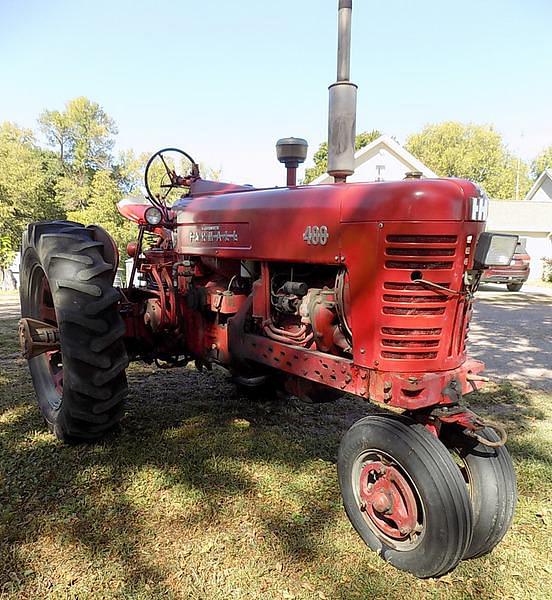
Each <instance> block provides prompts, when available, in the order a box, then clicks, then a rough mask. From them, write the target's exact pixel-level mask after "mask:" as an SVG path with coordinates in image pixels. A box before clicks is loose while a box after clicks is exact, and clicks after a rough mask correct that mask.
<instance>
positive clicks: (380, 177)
mask: <svg viewBox="0 0 552 600" xmlns="http://www.w3.org/2000/svg"><path fill="white" fill-rule="evenodd" d="M384 171H385V165H376V172H377V176H376V181H385V179H384V177H383V172H384Z"/></svg>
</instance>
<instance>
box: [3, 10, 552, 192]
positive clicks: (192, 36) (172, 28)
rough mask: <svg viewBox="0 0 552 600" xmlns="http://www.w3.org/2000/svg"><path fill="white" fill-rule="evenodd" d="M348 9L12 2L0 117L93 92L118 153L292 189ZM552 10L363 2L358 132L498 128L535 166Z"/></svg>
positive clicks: (319, 119)
mask: <svg viewBox="0 0 552 600" xmlns="http://www.w3.org/2000/svg"><path fill="white" fill-rule="evenodd" d="M336 15H337V0H318V1H315V0H295V1H293V0H272V1H253V0H241V1H235V0H234V1H215V0H199V1H188V0H180V1H171V0H164V1H158V2H154V1H153V0H150V1H143V0H134V1H129V0H111V1H106V0H90V1H84V0H73V1H71V2H69V1H67V0H66V1H62V0H48V1H45V0H25V1H24V0H19V1H16V0H0V121H3V120H11V121H15V122H17V123H18V124H20V125H23V126H28V127H34V126H35V122H36V117H37V115H38V114H39V113H40V111H41V110H43V109H44V108H50V109H54V108H58V109H59V108H62V107H63V105H64V103H65V102H66V101H67V100H69V99H70V98H73V97H76V96H80V95H84V96H88V97H89V98H91V99H93V100H95V101H97V102H99V103H100V104H101V105H102V106H103V107H104V109H105V110H106V111H107V112H108V113H109V114H110V115H111V116H112V117H113V118H114V119H115V120H116V122H117V124H118V127H119V135H118V138H117V147H118V148H120V149H126V148H134V149H135V150H137V151H149V150H152V151H153V150H156V149H158V148H161V147H163V146H172V145H176V146H180V147H182V148H183V149H184V150H186V151H188V152H189V153H190V154H191V155H192V156H193V157H194V158H195V159H196V160H199V161H201V162H204V163H206V164H208V165H210V166H212V167H214V168H220V167H222V170H223V176H224V178H225V179H228V180H233V181H237V182H248V183H253V184H255V185H273V184H281V183H282V182H283V180H284V173H283V167H281V165H279V163H277V162H276V158H275V150H274V144H275V142H276V140H277V139H278V138H279V137H284V136H289V135H295V136H301V137H305V138H306V139H307V140H308V141H309V144H310V149H309V157H308V162H307V164H309V162H310V161H311V158H312V154H313V152H314V151H315V150H316V148H317V147H318V144H319V143H320V142H321V141H323V140H324V139H325V137H326V127H327V87H328V85H329V84H331V83H332V82H333V81H334V80H335V63H336V59H335V55H336V18H337V16H336ZM551 24H552V0H517V1H515V0H477V1H476V0H457V1H452V0H441V1H433V0H418V1H414V0H413V1H407V0H386V1H380V0H355V2H354V3H353V50H352V80H353V81H354V82H355V83H357V84H358V86H359V96H358V99H359V105H358V118H357V131H359V132H360V131H363V130H370V129H373V128H378V129H380V130H381V131H383V132H384V133H387V134H389V135H394V136H396V137H397V138H398V140H399V141H401V142H403V141H404V140H405V138H406V137H407V136H408V134H409V133H412V132H415V131H417V130H419V129H420V128H421V127H422V126H423V125H424V124H426V123H429V122H438V121H442V120H446V119H454V120H461V121H466V122H467V121H471V122H476V123H492V124H494V125H495V126H496V128H497V129H498V130H499V131H500V132H501V133H502V134H503V135H504V138H505V140H506V141H507V143H508V144H509V146H510V148H511V149H512V150H513V151H515V152H519V153H520V154H521V156H522V157H523V158H524V159H526V160H529V159H531V158H532V157H534V155H536V154H537V153H538V152H539V151H540V150H541V149H542V148H543V147H544V146H547V145H550V144H552V110H551V106H552V76H551V74H552V38H551V36H550V27H551Z"/></svg>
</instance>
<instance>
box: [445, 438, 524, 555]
mask: <svg viewBox="0 0 552 600" xmlns="http://www.w3.org/2000/svg"><path fill="white" fill-rule="evenodd" d="M478 433H479V435H480V436H482V437H484V438H485V439H487V440H489V441H491V442H497V441H498V440H499V438H498V435H497V434H496V433H495V432H494V431H493V430H492V429H490V428H488V427H487V428H485V429H483V430H482V431H480V432H478ZM443 442H444V443H445V445H446V446H447V447H449V448H450V451H451V452H452V454H453V456H454V458H455V459H456V462H457V463H458V466H459V467H460V471H461V473H462V475H463V477H464V480H465V482H466V485H467V487H468V492H469V496H470V500H471V504H472V509H473V536H472V541H471V543H470V545H469V547H468V549H467V550H466V553H465V554H464V558H477V557H478V556H483V555H484V554H488V553H489V552H491V550H492V549H493V548H494V547H495V546H496V545H497V544H498V543H499V542H500V540H502V538H503V537H504V536H505V535H506V532H507V531H508V529H509V528H510V525H511V524H512V519H513V517H514V511H515V508H516V502H517V491H516V475H515V472H514V467H513V464H512V459H511V458H510V455H509V454H508V450H507V449H506V448H505V447H504V446H500V447H499V448H491V447H489V446H485V445H484V444H481V443H478V442H477V441H476V440H474V439H473V438H471V437H468V436H466V435H464V434H462V433H461V432H460V431H456V430H449V431H446V432H445V434H444V437H443Z"/></svg>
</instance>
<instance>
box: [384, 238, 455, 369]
mask: <svg viewBox="0 0 552 600" xmlns="http://www.w3.org/2000/svg"><path fill="white" fill-rule="evenodd" d="M457 249H458V238H457V236H456V235H399V234H388V235H387V236H386V238H385V248H384V264H385V267H386V269H385V280H384V281H383V286H382V287H383V289H382V291H381V300H382V313H383V314H382V321H381V322H382V326H381V329H380V332H381V338H380V339H381V349H380V355H381V357H382V358H386V359H392V360H403V361H404V360H409V361H417V360H422V359H435V358H437V356H438V354H439V353H440V352H443V351H445V349H444V348H443V346H442V345H443V343H444V342H443V339H442V338H443V329H444V326H445V322H446V320H447V319H448V318H449V317H450V316H451V315H450V313H451V311H452V312H453V311H454V308H453V304H454V305H455V304H456V302H454V300H451V296H449V295H448V294H446V293H443V292H440V291H439V290H436V289H431V288H430V287H427V286H424V285H423V284H419V283H416V282H415V281H414V280H415V279H420V278H423V279H426V280H428V281H432V282H434V283H437V284H439V285H440V286H442V287H445V288H450V286H451V282H452V280H453V269H454V266H455V261H456V256H457ZM452 298H454V297H452ZM452 316H453V315H452ZM446 350H447V351H448V348H447V349H446ZM447 354H448V352H447Z"/></svg>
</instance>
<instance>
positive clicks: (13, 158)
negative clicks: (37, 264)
mask: <svg viewBox="0 0 552 600" xmlns="http://www.w3.org/2000/svg"><path fill="white" fill-rule="evenodd" d="M59 175H60V172H59V163H58V161H57V160H56V157H55V156H54V155H53V153H52V152H49V151H47V150H43V149H41V148H39V147H38V146H37V144H36V140H35V138H34V135H33V132H32V131H30V130H29V129H22V128H20V127H18V126H17V125H15V124H13V123H9V122H6V123H3V124H1V125H0V267H1V268H6V267H7V266H9V265H10V264H11V262H12V260H13V257H14V254H15V252H16V251H17V250H18V248H19V245H20V243H21V234H22V232H23V229H24V228H25V226H26V225H27V223H29V222H31V221H40V220H45V219H56V218H60V217H63V215H64V211H63V208H62V207H61V206H60V203H59V201H58V198H57V196H56V192H55V186H56V181H57V179H58V177H59Z"/></svg>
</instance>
